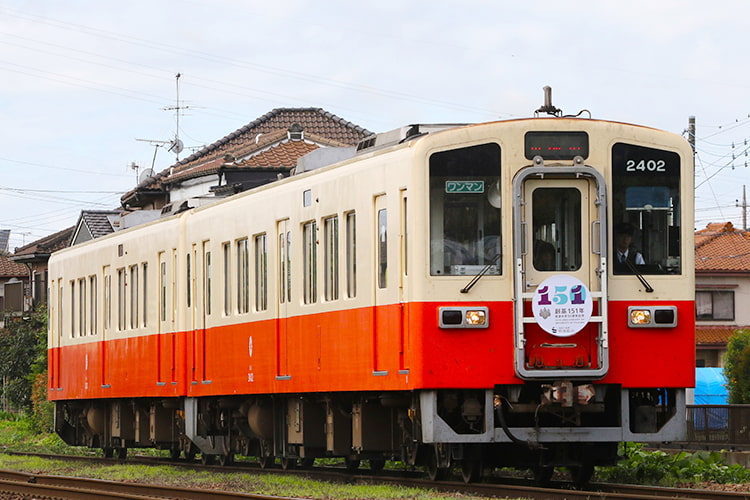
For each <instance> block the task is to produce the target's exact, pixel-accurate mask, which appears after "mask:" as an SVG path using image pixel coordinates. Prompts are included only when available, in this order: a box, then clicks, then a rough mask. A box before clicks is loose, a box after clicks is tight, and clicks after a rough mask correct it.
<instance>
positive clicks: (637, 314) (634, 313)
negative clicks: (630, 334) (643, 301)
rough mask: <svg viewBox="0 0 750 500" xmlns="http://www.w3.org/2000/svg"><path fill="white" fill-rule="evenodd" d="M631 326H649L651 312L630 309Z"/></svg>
mask: <svg viewBox="0 0 750 500" xmlns="http://www.w3.org/2000/svg"><path fill="white" fill-rule="evenodd" d="M630 324H631V325H649V324H651V311H650V310H649V309H631V310H630Z"/></svg>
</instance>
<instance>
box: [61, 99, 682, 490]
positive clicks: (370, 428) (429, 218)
mask: <svg viewBox="0 0 750 500" xmlns="http://www.w3.org/2000/svg"><path fill="white" fill-rule="evenodd" d="M328 149H330V148H322V149H320V150H318V151H316V152H313V153H312V154H310V155H308V156H306V157H303V158H302V159H301V160H300V162H299V164H298V167H297V169H296V170H295V171H294V172H293V175H290V176H288V177H284V178H280V179H278V180H274V181H273V182H269V183H267V184H264V185H262V186H258V187H254V188H252V189H250V190H247V191H245V192H242V193H238V194H235V195H232V196H229V197H227V198H223V199H217V200H216V201H215V202H214V203H210V204H207V205H205V206H199V207H196V208H192V209H189V210H186V211H183V212H181V213H173V214H170V215H168V216H165V217H163V218H160V219H159V220H156V221H152V222H149V223H145V224H142V225H139V226H136V227H131V228H128V229H124V230H120V231H117V232H115V233H113V234H111V235H108V236H105V237H101V238H98V239H95V240H92V241H88V242H85V243H83V244H79V245H75V246H72V247H69V248H66V249H63V250H61V251H58V252H55V253H54V254H53V255H52V257H51V258H50V260H49V327H48V328H49V350H48V359H49V382H48V396H49V399H50V400H51V401H54V403H55V424H54V425H55V431H56V432H57V433H58V434H59V435H60V436H61V437H62V439H63V440H64V441H65V442H66V443H68V444H71V445H77V446H87V447H90V448H99V449H101V450H103V453H104V455H105V456H118V457H125V456H126V454H127V450H128V449H133V448H157V449H163V450H169V454H170V456H171V457H173V458H175V459H176V458H180V457H185V458H188V459H195V458H196V457H198V456H200V459H201V460H202V461H203V462H204V463H210V462H214V461H218V462H219V463H221V464H228V463H232V462H233V460H235V458H236V457H237V456H248V457H256V458H257V460H258V461H259V462H260V465H261V467H269V466H271V465H274V464H277V463H279V464H280V465H281V467H283V468H287V467H291V466H295V465H298V464H302V465H311V464H312V463H313V462H314V460H315V459H319V458H327V457H338V458H339V459H342V458H343V462H344V464H345V465H346V467H347V468H349V469H352V470H354V469H357V468H358V467H360V464H361V463H362V461H368V463H369V467H370V468H371V469H372V470H374V471H378V470H380V469H382V468H383V466H384V465H385V463H386V461H387V460H400V461H402V462H403V464H404V465H405V466H407V467H412V466H418V467H424V468H425V469H426V472H427V474H428V476H429V477H430V478H431V479H440V478H442V477H445V476H446V474H448V473H449V472H451V471H452V470H460V474H461V476H462V477H463V479H464V480H465V481H467V482H468V481H475V480H479V479H480V478H481V476H482V474H483V471H486V470H488V468H493V467H517V468H521V469H527V470H531V471H532V472H533V474H534V477H536V478H538V479H542V480H543V479H548V478H549V477H550V476H551V474H552V472H553V471H554V470H555V468H556V467H561V468H563V467H564V468H567V470H569V471H570V473H571V475H572V477H573V478H574V479H576V480H578V481H585V480H587V479H588V478H589V477H590V476H591V474H592V472H593V470H594V467H595V466H600V465H611V464H614V463H615V462H616V461H617V459H618V451H617V447H618V443H621V442H625V441H639V442H663V441H680V440H683V439H684V438H685V436H686V433H687V429H686V418H685V415H686V413H685V408H686V401H685V389H686V388H689V387H693V386H694V382H695V370H694V366H695V341H694V332H695V313H694V261H693V259H694V251H693V228H694V224H693V213H694V205H693V203H694V202H693V153H692V150H691V148H690V146H689V144H688V143H687V141H686V140H685V139H684V138H682V137H681V136H679V135H677V134H673V133H670V132H666V131H662V130H657V129H654V128H650V127H646V126H642V125H634V124H627V123H621V122H615V121H607V120H599V119H594V118H592V117H591V116H590V113H589V114H588V116H586V115H585V114H584V115H583V116H582V114H581V113H579V114H578V115H575V116H565V115H562V112H561V111H560V110H558V109H557V108H554V107H553V106H551V100H550V99H547V98H546V100H545V105H544V106H543V107H542V108H540V109H539V110H537V112H536V113H535V114H534V115H533V116H530V117H528V118H517V119H508V120H501V121H495V122H489V123H478V124H465V125H463V124H462V125H459V124H455V125H454V124H432V125H424V124H414V125H409V126H406V127H402V128H399V129H397V130H394V131H391V132H387V133H382V134H376V135H373V136H371V137H368V138H366V139H364V140H363V141H362V142H360V143H359V145H358V146H357V147H356V148H353V149H351V150H349V151H344V152H342V153H341V154H337V155H332V154H331V151H327V150H328ZM331 157H336V158H338V160H337V161H335V162H333V163H330V162H329V161H327V160H328V159H329V158H331ZM623 244H624V245H625V247H623ZM628 253H629V254H630V257H629V258H625V259H623V258H622V257H624V256H625V255H626V254H628ZM621 260H622V262H620V261H621Z"/></svg>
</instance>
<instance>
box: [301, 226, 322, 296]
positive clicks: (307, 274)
mask: <svg viewBox="0 0 750 500" xmlns="http://www.w3.org/2000/svg"><path fill="white" fill-rule="evenodd" d="M317 231H318V227H317V224H316V223H315V221H312V222H307V223H305V224H304V225H303V226H302V242H303V243H302V252H303V255H302V267H303V273H304V276H303V290H304V302H305V304H314V303H315V302H317V301H318V275H317V269H318V252H317V242H316V240H317Z"/></svg>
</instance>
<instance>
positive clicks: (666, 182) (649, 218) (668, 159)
mask: <svg viewBox="0 0 750 500" xmlns="http://www.w3.org/2000/svg"><path fill="white" fill-rule="evenodd" d="M680 179H681V172H680V156H679V155H678V154H677V153H674V152H671V151H663V150H660V149H653V148H647V147H643V146H636V145H634V144H625V143H618V144H615V145H614V146H613V147H612V245H611V246H612V253H611V257H610V258H611V259H612V266H611V267H612V269H613V272H614V274H633V272H634V271H637V272H639V273H641V274H680V273H681V272H682V263H681V251H680V219H681V217H682V211H681V205H680Z"/></svg>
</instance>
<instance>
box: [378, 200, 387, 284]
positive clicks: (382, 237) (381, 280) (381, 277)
mask: <svg viewBox="0 0 750 500" xmlns="http://www.w3.org/2000/svg"><path fill="white" fill-rule="evenodd" d="M377 247H378V257H377V258H378V288H385V287H386V286H388V283H387V279H386V278H387V276H388V210H387V209H385V208H382V209H380V210H378V243H377Z"/></svg>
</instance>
